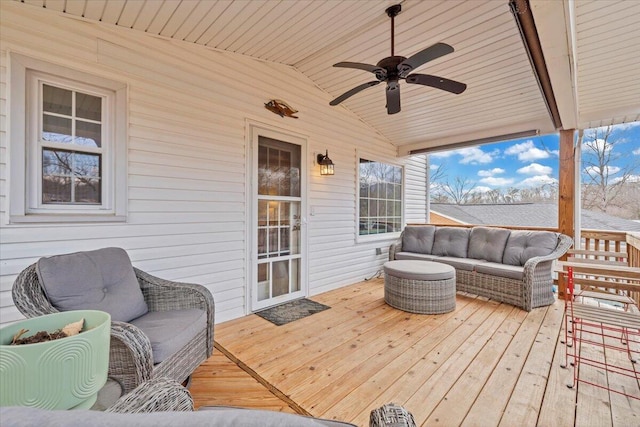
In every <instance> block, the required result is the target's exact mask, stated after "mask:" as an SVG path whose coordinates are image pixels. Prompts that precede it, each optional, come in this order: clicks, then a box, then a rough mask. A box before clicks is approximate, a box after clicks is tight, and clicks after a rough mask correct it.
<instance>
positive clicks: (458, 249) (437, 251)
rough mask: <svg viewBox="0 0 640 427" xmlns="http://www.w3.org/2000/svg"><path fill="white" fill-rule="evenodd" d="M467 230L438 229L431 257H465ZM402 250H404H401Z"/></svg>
mask: <svg viewBox="0 0 640 427" xmlns="http://www.w3.org/2000/svg"><path fill="white" fill-rule="evenodd" d="M468 245H469V229H468V228H458V227H438V228H437V229H436V236H435V238H434V240H433V249H432V250H431V253H432V254H433V255H441V256H452V257H457V258H466V257H467V247H468ZM402 250H404V248H402Z"/></svg>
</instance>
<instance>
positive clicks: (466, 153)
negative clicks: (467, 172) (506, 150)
mask: <svg viewBox="0 0 640 427" xmlns="http://www.w3.org/2000/svg"><path fill="white" fill-rule="evenodd" d="M458 151H459V154H460V155H461V156H462V159H461V160H460V163H462V164H463V165H467V164H472V165H475V164H478V163H480V164H486V163H491V162H492V161H493V157H494V156H495V155H497V154H498V153H499V151H498V150H494V151H492V152H490V153H486V152H484V151H482V150H481V149H480V148H478V147H469V148H461V149H460V150H458Z"/></svg>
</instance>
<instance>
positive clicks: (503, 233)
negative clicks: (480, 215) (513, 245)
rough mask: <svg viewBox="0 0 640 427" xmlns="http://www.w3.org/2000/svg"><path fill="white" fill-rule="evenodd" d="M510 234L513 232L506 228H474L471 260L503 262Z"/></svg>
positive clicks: (471, 237)
mask: <svg viewBox="0 0 640 427" xmlns="http://www.w3.org/2000/svg"><path fill="white" fill-rule="evenodd" d="M510 234H511V231H510V230H507V229H504V228H488V227H473V228H472V229H471V236H470V237H469V250H468V256H469V258H476V259H486V260H487V261H491V262H502V257H503V255H504V248H505V246H506V245H507V240H508V239H509V235H510Z"/></svg>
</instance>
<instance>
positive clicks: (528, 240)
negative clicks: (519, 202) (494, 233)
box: [502, 230, 558, 265]
mask: <svg viewBox="0 0 640 427" xmlns="http://www.w3.org/2000/svg"><path fill="white" fill-rule="evenodd" d="M556 246H558V233H554V232H551V231H524V230H519V231H512V232H511V234H510V235H509V240H507V246H506V247H505V249H504V255H503V257H502V263H503V264H509V265H524V264H525V263H526V262H527V261H528V260H529V259H530V258H533V257H536V256H544V255H549V254H550V253H551V252H553V251H554V249H555V248H556Z"/></svg>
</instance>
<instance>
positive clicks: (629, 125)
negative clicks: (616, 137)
mask: <svg viewBox="0 0 640 427" xmlns="http://www.w3.org/2000/svg"><path fill="white" fill-rule="evenodd" d="M636 126H640V121H639V122H629V123H623V124H620V125H614V126H613V128H614V129H620V130H627V129H631V128H634V127H636Z"/></svg>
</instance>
